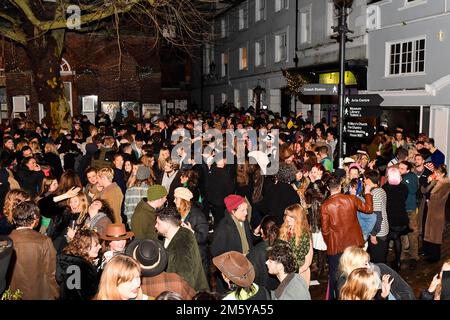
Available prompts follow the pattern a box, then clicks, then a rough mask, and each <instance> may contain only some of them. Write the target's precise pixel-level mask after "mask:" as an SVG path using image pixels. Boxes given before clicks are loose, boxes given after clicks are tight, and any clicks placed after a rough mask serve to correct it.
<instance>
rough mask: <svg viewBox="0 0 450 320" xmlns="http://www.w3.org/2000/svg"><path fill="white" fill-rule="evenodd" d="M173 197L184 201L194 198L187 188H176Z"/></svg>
mask: <svg viewBox="0 0 450 320" xmlns="http://www.w3.org/2000/svg"><path fill="white" fill-rule="evenodd" d="M174 196H175V198H180V199H184V200H186V201H191V199H192V198H193V197H194V195H193V194H192V192H191V191H190V190H189V189H188V188H183V187H178V188H176V189H175V193H174Z"/></svg>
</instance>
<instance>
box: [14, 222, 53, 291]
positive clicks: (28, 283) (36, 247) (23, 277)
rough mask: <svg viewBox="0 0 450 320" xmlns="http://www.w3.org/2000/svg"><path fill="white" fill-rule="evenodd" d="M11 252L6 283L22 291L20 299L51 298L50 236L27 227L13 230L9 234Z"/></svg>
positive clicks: (51, 250) (51, 264)
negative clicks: (8, 280)
mask: <svg viewBox="0 0 450 320" xmlns="http://www.w3.org/2000/svg"><path fill="white" fill-rule="evenodd" d="M9 237H10V238H11V239H12V241H13V247H14V252H13V254H12V257H11V262H10V265H9V272H10V279H11V282H10V287H11V289H12V290H13V292H14V291H15V290H17V289H19V290H20V291H22V292H23V297H22V299H23V300H54V299H57V298H58V296H59V287H58V284H57V283H56V278H55V273H56V251H55V248H54V247H53V243H52V240H51V239H50V238H49V237H47V236H44V235H42V234H40V233H39V232H36V231H34V230H31V229H20V230H13V231H12V232H11V235H10V236H9Z"/></svg>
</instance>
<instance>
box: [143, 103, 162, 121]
mask: <svg viewBox="0 0 450 320" xmlns="http://www.w3.org/2000/svg"><path fill="white" fill-rule="evenodd" d="M160 113H161V105H160V104H159V103H154V104H152V103H144V104H142V115H143V117H144V119H150V118H151V117H152V116H154V115H158V114H160Z"/></svg>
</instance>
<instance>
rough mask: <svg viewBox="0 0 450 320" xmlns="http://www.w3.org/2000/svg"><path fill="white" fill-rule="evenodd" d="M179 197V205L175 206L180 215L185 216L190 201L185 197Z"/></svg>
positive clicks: (189, 209)
mask: <svg viewBox="0 0 450 320" xmlns="http://www.w3.org/2000/svg"><path fill="white" fill-rule="evenodd" d="M179 199H180V205H179V206H178V207H177V210H178V212H179V213H180V214H181V216H182V217H185V216H186V215H187V214H188V213H189V212H190V211H191V207H192V205H191V202H190V201H187V200H186V199H181V198H179Z"/></svg>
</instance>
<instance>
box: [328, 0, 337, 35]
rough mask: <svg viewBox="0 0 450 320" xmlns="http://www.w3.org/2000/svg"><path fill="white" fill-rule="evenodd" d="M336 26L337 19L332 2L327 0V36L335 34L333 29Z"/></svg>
mask: <svg viewBox="0 0 450 320" xmlns="http://www.w3.org/2000/svg"><path fill="white" fill-rule="evenodd" d="M337 25H338V17H337V14H336V11H335V8H334V2H333V1H331V0H329V2H328V3H327V35H329V36H331V35H333V34H335V32H334V30H333V27H336V26H337Z"/></svg>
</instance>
